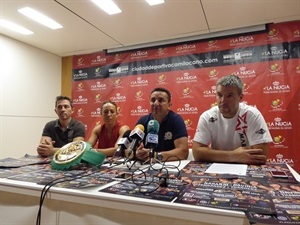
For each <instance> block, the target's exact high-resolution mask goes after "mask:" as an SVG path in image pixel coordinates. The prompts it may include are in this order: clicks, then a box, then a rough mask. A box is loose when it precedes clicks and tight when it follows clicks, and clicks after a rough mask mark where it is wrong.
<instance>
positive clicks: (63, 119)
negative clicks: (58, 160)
mask: <svg viewBox="0 0 300 225" xmlns="http://www.w3.org/2000/svg"><path fill="white" fill-rule="evenodd" d="M73 112H74V108H73V104H72V101H71V99H70V98H68V97H66V96H57V97H56V101H55V113H56V114H57V116H58V119H57V120H53V121H50V122H48V123H47V124H46V125H45V127H44V130H43V133H42V137H41V140H40V144H39V146H38V147H37V152H38V154H39V155H40V156H43V157H47V156H51V155H53V154H54V153H55V151H56V150H57V149H59V148H61V147H62V146H64V145H66V144H68V143H70V142H73V141H83V140H84V138H85V127H84V125H83V123H82V122H80V121H77V120H75V119H73V118H72V114H73Z"/></svg>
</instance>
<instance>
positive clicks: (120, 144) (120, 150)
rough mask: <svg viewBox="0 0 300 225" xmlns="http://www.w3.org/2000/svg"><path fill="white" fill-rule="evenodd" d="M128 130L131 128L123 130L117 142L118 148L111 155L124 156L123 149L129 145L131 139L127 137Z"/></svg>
mask: <svg viewBox="0 0 300 225" xmlns="http://www.w3.org/2000/svg"><path fill="white" fill-rule="evenodd" d="M130 132H131V130H127V131H125V133H124V134H123V137H122V138H120V139H119V141H118V143H117V145H118V148H117V150H116V151H115V154H114V156H113V157H119V156H121V157H124V156H125V154H124V150H125V149H127V148H128V147H129V145H130V142H131V139H130V138H129V135H130Z"/></svg>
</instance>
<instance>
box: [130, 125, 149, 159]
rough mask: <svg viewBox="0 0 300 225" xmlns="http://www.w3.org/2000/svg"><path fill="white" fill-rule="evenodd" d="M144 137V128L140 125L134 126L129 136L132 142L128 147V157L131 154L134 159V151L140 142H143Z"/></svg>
mask: <svg viewBox="0 0 300 225" xmlns="http://www.w3.org/2000/svg"><path fill="white" fill-rule="evenodd" d="M144 136H145V133H144V126H143V125H142V124H138V125H136V126H135V128H134V129H133V130H132V131H131V132H130V135H129V138H130V139H131V140H132V142H131V144H130V146H129V147H128V156H130V155H131V154H132V152H133V154H134V157H135V152H136V149H137V147H138V146H139V144H140V141H141V140H143V138H144Z"/></svg>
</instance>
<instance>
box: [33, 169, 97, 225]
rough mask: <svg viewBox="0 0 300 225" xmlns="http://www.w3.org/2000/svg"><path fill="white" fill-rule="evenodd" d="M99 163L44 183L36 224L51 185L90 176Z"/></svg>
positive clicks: (39, 218) (38, 224)
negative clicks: (79, 171)
mask: <svg viewBox="0 0 300 225" xmlns="http://www.w3.org/2000/svg"><path fill="white" fill-rule="evenodd" d="M101 165H102V164H100V165H97V166H93V167H92V168H90V169H88V170H84V171H83V172H81V173H78V174H75V175H72V176H69V177H68V176H64V177H59V178H56V179H53V180H51V181H49V182H48V183H47V184H45V185H44V187H43V189H42V191H41V195H40V202H39V209H38V213H37V218H36V225H40V224H41V218H42V206H43V203H44V201H45V198H46V195H47V193H48V191H49V190H50V188H51V187H53V186H54V185H56V184H59V183H62V182H66V181H72V180H76V179H80V178H82V177H86V176H90V175H91V174H94V173H95V172H96V170H99V166H101Z"/></svg>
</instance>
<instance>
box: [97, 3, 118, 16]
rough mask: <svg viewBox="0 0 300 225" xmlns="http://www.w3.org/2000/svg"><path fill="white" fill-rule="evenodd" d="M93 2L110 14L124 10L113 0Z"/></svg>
mask: <svg viewBox="0 0 300 225" xmlns="http://www.w3.org/2000/svg"><path fill="white" fill-rule="evenodd" d="M92 2H94V3H95V4H96V5H97V6H98V7H99V8H101V9H102V10H103V11H104V12H106V13H108V14H109V15H113V14H117V13H121V12H122V10H121V9H120V8H119V7H118V6H117V5H116V4H115V3H114V2H113V1H112V0H92Z"/></svg>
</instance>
